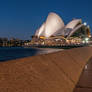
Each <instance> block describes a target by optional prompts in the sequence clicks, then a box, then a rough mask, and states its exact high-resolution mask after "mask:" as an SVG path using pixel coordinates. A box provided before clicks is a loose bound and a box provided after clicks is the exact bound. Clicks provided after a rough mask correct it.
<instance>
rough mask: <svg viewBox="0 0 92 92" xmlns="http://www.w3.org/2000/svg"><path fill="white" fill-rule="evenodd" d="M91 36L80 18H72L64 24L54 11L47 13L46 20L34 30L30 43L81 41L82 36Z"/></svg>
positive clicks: (53, 43)
mask: <svg viewBox="0 0 92 92" xmlns="http://www.w3.org/2000/svg"><path fill="white" fill-rule="evenodd" d="M90 36H91V33H90V27H89V26H88V25H87V24H86V23H82V20H81V19H73V20H72V21H70V22H69V23H68V24H66V25H65V24H64V21H63V19H62V18H61V17H60V16H59V15H58V14H56V13H49V15H48V17H47V19H46V21H45V22H44V23H43V24H42V25H41V26H40V27H39V28H38V29H37V30H36V32H35V35H34V36H33V37H32V44H38V45H61V44H71V43H81V42H82V41H83V39H84V38H89V37H90Z"/></svg>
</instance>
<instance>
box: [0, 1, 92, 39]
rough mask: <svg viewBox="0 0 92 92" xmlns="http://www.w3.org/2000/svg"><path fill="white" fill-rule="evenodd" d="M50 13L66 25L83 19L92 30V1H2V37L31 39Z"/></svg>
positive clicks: (0, 28) (0, 25)
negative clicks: (77, 19) (74, 20)
mask: <svg viewBox="0 0 92 92" xmlns="http://www.w3.org/2000/svg"><path fill="white" fill-rule="evenodd" d="M50 12H55V13H57V14H58V15H59V16H60V17H61V18H62V19H63V21H64V23H65V24H67V23H68V22H69V21H71V20H72V19H73V18H81V19H82V20H83V22H87V24H88V25H90V27H91V28H92V0H0V37H8V38H11V37H15V38H19V39H25V40H27V39H31V36H32V35H34V33H35V31H36V29H38V28H39V27H40V26H41V24H42V23H43V22H44V21H45V20H46V18H47V16H48V14H49V13H50Z"/></svg>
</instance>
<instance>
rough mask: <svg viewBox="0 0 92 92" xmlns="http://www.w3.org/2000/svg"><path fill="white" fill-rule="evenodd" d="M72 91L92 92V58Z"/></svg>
mask: <svg viewBox="0 0 92 92" xmlns="http://www.w3.org/2000/svg"><path fill="white" fill-rule="evenodd" d="M74 92H92V58H91V59H90V60H89V62H88V64H87V65H86V66H85V68H84V70H83V72H82V75H81V76H80V79H79V82H78V84H77V85H76V88H75V89H74Z"/></svg>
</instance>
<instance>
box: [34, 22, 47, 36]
mask: <svg viewBox="0 0 92 92" xmlns="http://www.w3.org/2000/svg"><path fill="white" fill-rule="evenodd" d="M44 31H45V23H43V24H42V25H41V27H40V28H39V29H37V30H36V33H35V35H36V36H38V37H39V36H41V35H43V36H44Z"/></svg>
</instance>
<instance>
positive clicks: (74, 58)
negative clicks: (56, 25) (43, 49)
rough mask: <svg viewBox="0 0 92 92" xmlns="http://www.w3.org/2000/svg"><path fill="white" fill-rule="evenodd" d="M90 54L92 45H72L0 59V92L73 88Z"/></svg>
mask: <svg viewBox="0 0 92 92" xmlns="http://www.w3.org/2000/svg"><path fill="white" fill-rule="evenodd" d="M91 56H92V47H83V48H75V49H70V50H64V51H60V52H55V53H50V54H45V55H38V56H33V57H28V58H23V59H17V60H11V61H8V62H1V63H0V90H2V92H72V91H73V89H74V87H75V85H76V83H77V81H78V80H79V77H80V74H81V72H82V70H83V68H84V66H85V64H86V63H87V62H88V60H89V59H90V58H91Z"/></svg>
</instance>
